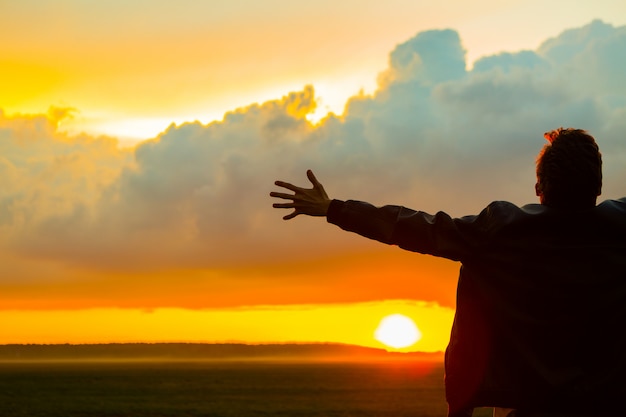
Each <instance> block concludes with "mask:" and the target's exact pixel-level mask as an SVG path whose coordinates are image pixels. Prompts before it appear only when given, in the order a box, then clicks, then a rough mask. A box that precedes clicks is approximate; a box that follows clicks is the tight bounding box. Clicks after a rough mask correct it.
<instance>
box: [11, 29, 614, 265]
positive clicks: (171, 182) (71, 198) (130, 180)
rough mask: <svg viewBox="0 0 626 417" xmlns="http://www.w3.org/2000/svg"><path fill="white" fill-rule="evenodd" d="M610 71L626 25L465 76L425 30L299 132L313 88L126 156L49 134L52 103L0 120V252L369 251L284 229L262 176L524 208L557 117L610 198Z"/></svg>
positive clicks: (94, 257)
mask: <svg viewBox="0 0 626 417" xmlns="http://www.w3.org/2000/svg"><path fill="white" fill-rule="evenodd" d="M625 65H626V28H625V27H620V28H614V27H612V26H610V25H607V24H605V23H602V22H598V21H596V22H592V23H591V24H589V25H587V26H585V27H582V28H578V29H572V30H569V31H566V32H564V33H562V34H561V35H559V36H557V37H555V38H553V39H550V40H548V41H546V42H545V43H544V44H542V45H541V46H540V47H539V48H538V49H537V50H536V51H521V52H511V53H508V52H507V53H502V54H499V55H495V56H490V57H484V58H482V59H480V60H478V61H477V62H476V64H475V66H474V68H473V69H471V70H467V69H466V62H465V51H464V48H463V46H462V42H461V40H460V38H459V35H458V34H457V33H456V32H454V31H452V30H437V31H429V32H424V33H420V34H418V35H416V36H415V37H414V38H413V39H410V40H408V41H407V42H404V43H402V44H400V45H398V46H397V47H396V48H395V49H394V50H393V51H392V52H391V53H390V58H389V68H388V69H386V70H385V71H383V72H382V73H381V75H380V77H379V80H378V81H379V88H378V90H377V91H376V92H375V93H374V94H372V95H364V94H360V95H355V96H354V97H352V98H351V99H350V100H349V101H348V103H347V104H346V108H345V111H344V113H343V114H341V115H329V116H328V117H326V118H325V119H323V120H322V121H321V122H320V123H318V124H316V125H314V124H312V123H310V122H309V121H308V120H307V119H306V115H307V114H309V113H311V112H312V111H313V110H314V109H315V106H316V101H315V93H314V89H313V87H305V88H304V89H303V90H302V91H299V92H292V93H289V94H288V95H286V96H284V97H282V98H280V99H277V100H273V101H268V102H266V103H262V104H254V105H250V106H248V107H242V108H239V109H236V110H234V111H232V112H229V113H227V114H226V115H225V116H224V118H223V120H221V121H216V122H213V123H211V124H208V125H202V124H200V123H186V124H182V125H179V126H176V125H172V126H170V127H169V128H168V129H167V130H166V131H165V132H163V133H162V134H161V135H159V136H158V137H157V138H156V139H153V140H150V141H146V142H144V143H142V144H140V145H139V146H138V147H137V148H136V149H135V150H134V153H130V152H128V151H122V150H120V149H118V148H117V147H116V145H115V142H114V141H112V140H111V139H107V138H92V137H89V136H87V135H81V136H72V137H68V136H66V135H63V134H61V133H59V132H58V130H57V129H56V125H55V123H56V122H55V120H58V118H59V117H66V116H67V113H64V112H56V113H55V114H53V115H50V116H47V117H46V116H35V117H30V116H6V115H1V114H0V155H2V156H1V157H0V174H1V175H2V177H1V178H2V180H1V181H2V190H1V191H0V227H1V228H2V229H1V230H2V232H3V237H2V244H3V250H4V251H5V252H7V253H9V252H10V253H17V254H19V255H20V256H38V257H46V258H49V259H57V260H62V261H63V262H66V263H70V264H73V263H87V264H91V265H97V266H100V267H111V266H114V267H117V268H140V269H141V268H151V267H159V266H161V265H170V266H177V267H180V268H185V267H214V266H218V265H219V266H223V265H234V264H241V263H248V264H254V263H260V262H265V263H267V262H274V261H280V260H282V259H284V258H285V257H286V256H289V255H295V254H300V255H301V256H309V257H310V256H317V255H316V254H322V253H331V252H333V251H338V250H346V249H349V250H357V249H358V248H362V247H368V248H369V247H370V246H368V245H373V244H372V243H370V242H366V241H364V240H359V239H358V238H355V237H352V236H350V235H347V234H343V233H340V232H338V231H333V230H332V229H331V228H330V227H326V226H323V225H322V223H321V221H320V220H319V219H302V218H298V219H296V220H294V221H291V222H289V223H284V222H283V221H282V220H281V217H282V214H284V213H279V212H277V211H276V210H274V209H272V208H271V203H272V201H271V199H270V198H269V197H268V193H269V191H270V190H271V189H272V188H273V187H272V183H273V181H274V180H275V179H283V180H287V181H291V182H294V183H298V184H306V179H305V176H304V172H305V170H306V169H308V168H311V169H313V170H314V171H315V172H316V173H317V174H318V177H319V179H320V180H321V181H323V182H324V183H325V185H326V188H327V190H328V191H329V193H330V194H331V196H333V197H337V198H356V199H364V200H369V201H372V202H373V203H376V204H383V203H395V204H404V205H408V206H412V207H416V208H420V209H423V210H426V211H435V210H438V209H443V210H447V211H449V212H451V213H452V214H454V215H464V214H470V213H475V212H477V211H478V210H480V209H481V208H482V207H483V206H484V205H486V204H487V203H489V202H490V201H491V200H494V199H506V200H511V201H513V202H515V203H518V204H524V203H527V202H532V201H535V196H534V189H533V185H534V159H535V157H536V154H537V152H538V151H539V149H540V148H541V147H542V146H543V137H542V135H543V132H544V131H547V130H550V129H553V128H556V127H559V126H573V127H580V128H585V129H588V130H589V131H590V133H591V134H593V135H595V136H596V137H597V139H598V141H599V143H600V146H601V148H602V149H603V150H604V149H606V151H605V172H606V175H605V182H606V184H607V186H605V196H606V197H621V195H619V193H621V192H622V191H623V190H621V189H620V187H621V184H623V182H624V175H625V174H626V172H625V171H624V168H623V167H624V166H626V164H625V162H626V142H624V140H623V136H624V133H623V132H624V130H625V128H626V125H625V122H624V120H626V118H625V117H624V116H625V115H626V87H625V86H626V84H625V83H624V82H623V68H624V67H625ZM55 118H56V119H55ZM371 247H374V246H371ZM302 254H305V255H302Z"/></svg>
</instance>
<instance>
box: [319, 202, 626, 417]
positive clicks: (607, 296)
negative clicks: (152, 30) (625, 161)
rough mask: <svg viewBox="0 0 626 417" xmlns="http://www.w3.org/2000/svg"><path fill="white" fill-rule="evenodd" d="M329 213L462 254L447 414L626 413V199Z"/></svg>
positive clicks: (363, 229)
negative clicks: (491, 410) (452, 212)
mask: <svg viewBox="0 0 626 417" xmlns="http://www.w3.org/2000/svg"><path fill="white" fill-rule="evenodd" d="M327 219H328V221H329V222H330V223H333V224H336V225H337V226H339V227H341V228H342V229H345V230H349V231H352V232H356V233H359V234H361V235H363V236H366V237H368V238H371V239H376V240H378V241H381V242H384V243H388V244H392V245H398V246H400V247H402V248H404V249H407V250H411V251H415V252H419V253H424V254H430V255H434V256H439V257H444V258H448V259H452V260H455V261H460V262H461V264H462V266H461V271H460V276H459V282H458V288H457V306H456V315H455V319H454V324H453V327H452V333H451V336H450V343H449V345H448V348H447V350H446V364H445V368H446V377H445V384H446V397H447V401H448V405H449V410H450V415H455V414H458V413H460V414H463V413H462V411H463V410H467V409H471V408H472V407H479V406H495V407H506V408H516V409H525V410H541V411H560V412H574V411H575V412H578V413H581V414H583V413H585V412H593V413H597V414H598V415H600V414H603V413H604V414H606V415H613V414H614V415H621V414H622V413H623V412H624V406H623V403H624V402H625V401H626V198H625V199H621V200H614V201H605V202H603V203H602V204H600V205H598V206H596V207H595V208H593V209H589V210H584V211H573V210H572V211H566V210H558V209H551V208H548V207H546V206H543V205H539V204H531V205H526V206H524V207H521V208H520V207H517V206H515V205H514V204H511V203H508V202H501V201H497V202H494V203H491V204H490V205H489V206H488V207H487V208H485V209H484V210H483V211H482V212H481V213H480V214H479V215H477V216H467V217H462V218H451V217H450V216H449V215H447V214H446V213H443V212H439V213H437V214H435V215H430V214H427V213H424V212H419V211H414V210H410V209H407V208H404V207H399V206H385V207H380V208H377V207H374V206H372V205H370V204H368V203H363V202H358V201H347V202H343V201H339V200H334V201H333V202H332V203H331V206H330V208H329V211H328V215H327Z"/></svg>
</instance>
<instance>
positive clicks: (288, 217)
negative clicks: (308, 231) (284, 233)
mask: <svg viewBox="0 0 626 417" xmlns="http://www.w3.org/2000/svg"><path fill="white" fill-rule="evenodd" d="M298 214H300V213H298V212H297V211H295V210H294V211H293V213H289V214H288V215H286V216H285V217H283V220H291V219H293V218H294V217H296V216H297V215H298Z"/></svg>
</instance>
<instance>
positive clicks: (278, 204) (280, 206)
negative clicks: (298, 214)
mask: <svg viewBox="0 0 626 417" xmlns="http://www.w3.org/2000/svg"><path fill="white" fill-rule="evenodd" d="M272 207H274V208H296V206H295V205H294V204H293V203H274V204H272Z"/></svg>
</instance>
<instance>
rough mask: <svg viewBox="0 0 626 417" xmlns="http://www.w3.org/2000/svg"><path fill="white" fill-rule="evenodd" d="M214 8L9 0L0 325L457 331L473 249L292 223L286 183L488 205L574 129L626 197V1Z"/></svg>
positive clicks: (4, 45)
mask: <svg viewBox="0 0 626 417" xmlns="http://www.w3.org/2000/svg"><path fill="white" fill-rule="evenodd" d="M214 3H215V2H197V1H191V0H181V1H179V2H176V3H172V2H161V1H154V2H150V7H145V6H146V3H145V2H140V1H121V0H111V1H107V2H81V1H78V0H71V1H64V2H49V1H44V0H28V1H20V2H0V38H1V39H2V40H3V41H2V42H1V43H0V92H1V93H0V323H4V324H3V329H2V335H0V343H66V342H70V343H83V342H89V343H92V342H108V341H111V342H120V341H133V342H135V341H207V342H210V341H232V340H236V341H242V342H250V343H257V342H274V341H279V342H283V341H299V342H302V341H305V342H306V341H313V342H317V341H322V342H326V341H329V342H342V343H355V344H362V345H367V346H379V347H380V346H381V345H380V343H379V342H377V341H376V340H375V339H374V337H373V332H374V330H375V328H376V326H377V323H378V321H380V319H381V318H382V317H383V316H384V315H387V314H394V313H403V314H406V315H407V316H410V317H411V318H413V320H415V322H416V323H417V325H418V327H419V328H420V330H421V331H422V333H423V335H424V337H423V339H422V340H421V341H419V342H418V343H417V344H416V345H415V346H413V347H411V348H410V349H412V350H426V351H436V350H443V349H444V348H445V344H446V341H447V338H448V335H449V331H450V325H451V320H452V316H453V313H454V303H455V301H454V297H455V286H456V278H457V273H458V268H459V265H458V264H456V263H453V262H450V261H445V260H440V259H435V258H433V257H429V256H423V255H416V254H412V253H406V252H403V251H401V250H399V249H397V248H392V247H386V246H384V245H381V244H378V243H376V242H370V241H367V240H365V239H362V238H360V237H358V236H355V235H351V234H347V233H345V232H343V231H340V230H339V229H338V228H336V227H334V226H331V225H327V224H325V222H324V220H323V219H311V218H307V219H303V218H298V219H295V220H293V221H291V222H288V223H286V222H284V221H282V220H281V217H282V215H284V213H282V212H276V210H273V209H272V208H271V203H272V201H270V200H271V199H270V198H269V197H268V194H269V192H270V191H271V190H272V184H273V182H274V180H276V179H282V180H286V181H290V182H294V183H298V184H305V183H306V178H305V176H304V172H305V170H306V169H309V168H311V169H313V170H314V171H315V172H316V174H317V176H318V178H319V179H320V180H321V181H322V182H323V183H324V185H325V186H326V189H327V191H328V192H329V194H330V195H331V197H336V198H342V199H347V198H355V199H362V200H366V201H371V202H372V203H374V204H379V205H380V204H387V203H393V204H403V205H407V206H410V207H414V208H418V209H421V210H424V211H428V212H435V211H437V210H445V211H447V212H449V213H450V214H452V215H458V216H460V215H465V214H475V213H476V212H477V211H479V210H480V209H482V207H484V206H485V205H486V204H488V203H489V202H490V201H491V200H493V199H504V200H509V201H512V202H515V203H518V204H524V203H528V202H534V201H535V196H534V189H533V185H534V166H533V164H534V158H535V156H536V154H537V152H538V151H539V149H540V147H541V146H542V145H543V138H542V133H543V132H544V131H545V130H549V129H552V128H555V127H558V126H561V125H565V126H567V125H575V126H576V127H583V128H586V129H589V130H590V131H591V133H592V134H594V135H597V138H598V140H599V143H600V147H601V149H603V150H604V151H605V152H604V155H605V160H604V164H605V165H604V166H605V178H606V185H605V187H604V190H603V192H604V196H605V197H606V198H611V197H621V196H622V195H621V194H622V192H623V190H622V185H621V184H623V183H624V178H626V169H625V168H624V166H626V164H624V163H623V162H624V160H626V156H625V155H626V149H625V148H624V143H623V138H622V132H623V131H624V129H626V125H624V123H625V122H624V121H625V120H626V117H624V116H626V104H625V103H626V87H625V86H624V83H623V79H622V78H623V68H624V65H626V57H625V56H624V51H626V40H625V39H626V34H625V30H626V29H625V28H626V27H625V26H623V25H624V24H626V5H625V4H624V3H623V2H614V1H609V0H598V1H596V2H594V3H593V5H592V4H591V3H589V4H588V5H585V4H578V3H577V4H572V3H571V2H567V1H564V0H558V1H554V2H550V4H549V5H547V4H546V3H545V1H540V0H524V1H522V0H507V1H495V0H478V1H474V2H471V3H468V2H465V1H445V2H438V3H434V4H429V5H424V4H422V2H406V1H402V0H390V1H387V2H365V3H363V2H362V1H359V2H356V1H352V0H350V1H345V2H331V1H327V0H320V1H318V2H308V3H306V4H305V3H298V2H288V1H284V0H268V1H267V2H248V1H243V0H242V1H231V2H222V3H220V4H214ZM594 19H601V20H595V21H594ZM529 22H532V24H529ZM620 25H621V26H620ZM592 64H593V65H592ZM512 97H514V98H515V99H514V100H513V99H512ZM329 112H334V114H329ZM7 323H8V324H7Z"/></svg>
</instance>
